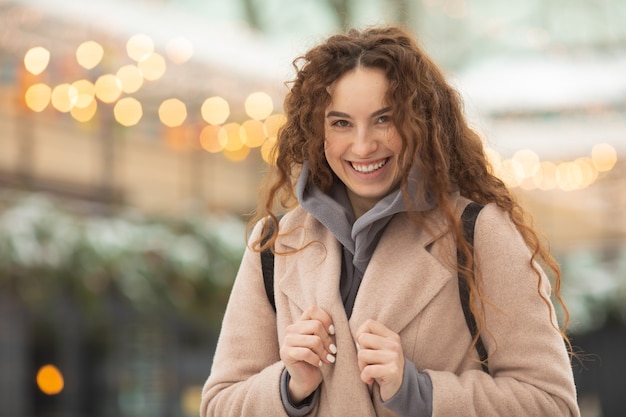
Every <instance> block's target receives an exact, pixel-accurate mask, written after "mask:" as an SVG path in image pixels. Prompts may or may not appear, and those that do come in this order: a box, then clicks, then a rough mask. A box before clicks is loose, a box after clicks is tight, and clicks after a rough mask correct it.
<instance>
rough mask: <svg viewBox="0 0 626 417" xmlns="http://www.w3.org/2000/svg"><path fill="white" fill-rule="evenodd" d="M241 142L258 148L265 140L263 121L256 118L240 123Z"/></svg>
mask: <svg viewBox="0 0 626 417" xmlns="http://www.w3.org/2000/svg"><path fill="white" fill-rule="evenodd" d="M241 128H242V129H241V133H242V135H243V136H244V140H243V142H244V143H245V144H246V146H247V147H249V148H258V147H259V146H261V145H263V142H265V129H264V127H263V123H262V122H260V121H258V120H246V121H245V122H243V123H242V125H241Z"/></svg>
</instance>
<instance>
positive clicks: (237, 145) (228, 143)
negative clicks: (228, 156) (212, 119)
mask: <svg viewBox="0 0 626 417" xmlns="http://www.w3.org/2000/svg"><path fill="white" fill-rule="evenodd" d="M218 138H219V141H220V144H221V145H222V146H223V148H224V150H225V151H238V150H239V149H241V148H243V139H242V137H241V126H240V125H239V124H238V123H228V124H226V125H224V126H222V128H221V129H220V131H219V133H218Z"/></svg>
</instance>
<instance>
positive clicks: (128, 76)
mask: <svg viewBox="0 0 626 417" xmlns="http://www.w3.org/2000/svg"><path fill="white" fill-rule="evenodd" d="M115 76H116V77H117V78H118V79H119V80H120V83H122V91H123V92H125V93H127V94H131V93H135V92H137V91H138V90H139V89H140V88H141V86H142V85H143V74H142V73H141V70H140V69H139V68H138V67H137V66H136V65H124V66H123V67H121V68H120V69H119V70H117V73H116V74H115Z"/></svg>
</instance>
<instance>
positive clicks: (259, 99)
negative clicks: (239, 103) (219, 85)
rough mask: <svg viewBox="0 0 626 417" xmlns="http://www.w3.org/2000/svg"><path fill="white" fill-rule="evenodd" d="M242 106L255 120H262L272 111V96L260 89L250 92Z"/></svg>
mask: <svg viewBox="0 0 626 417" xmlns="http://www.w3.org/2000/svg"><path fill="white" fill-rule="evenodd" d="M244 106H245V109H246V114H247V115H248V116H250V117H251V118H253V119H256V120H263V119H265V118H266V117H268V116H269V115H270V114H272V111H274V103H273V102H272V98H271V97H270V96H269V94H267V93H264V92H262V91H259V92H256V93H252V94H250V95H249V96H248V98H246V102H245V103H244Z"/></svg>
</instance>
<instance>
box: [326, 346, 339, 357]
mask: <svg viewBox="0 0 626 417" xmlns="http://www.w3.org/2000/svg"><path fill="white" fill-rule="evenodd" d="M328 348H329V349H330V351H331V352H332V354H333V355H335V354H337V346H335V345H334V344H331V345H330V346H329V347H328Z"/></svg>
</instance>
